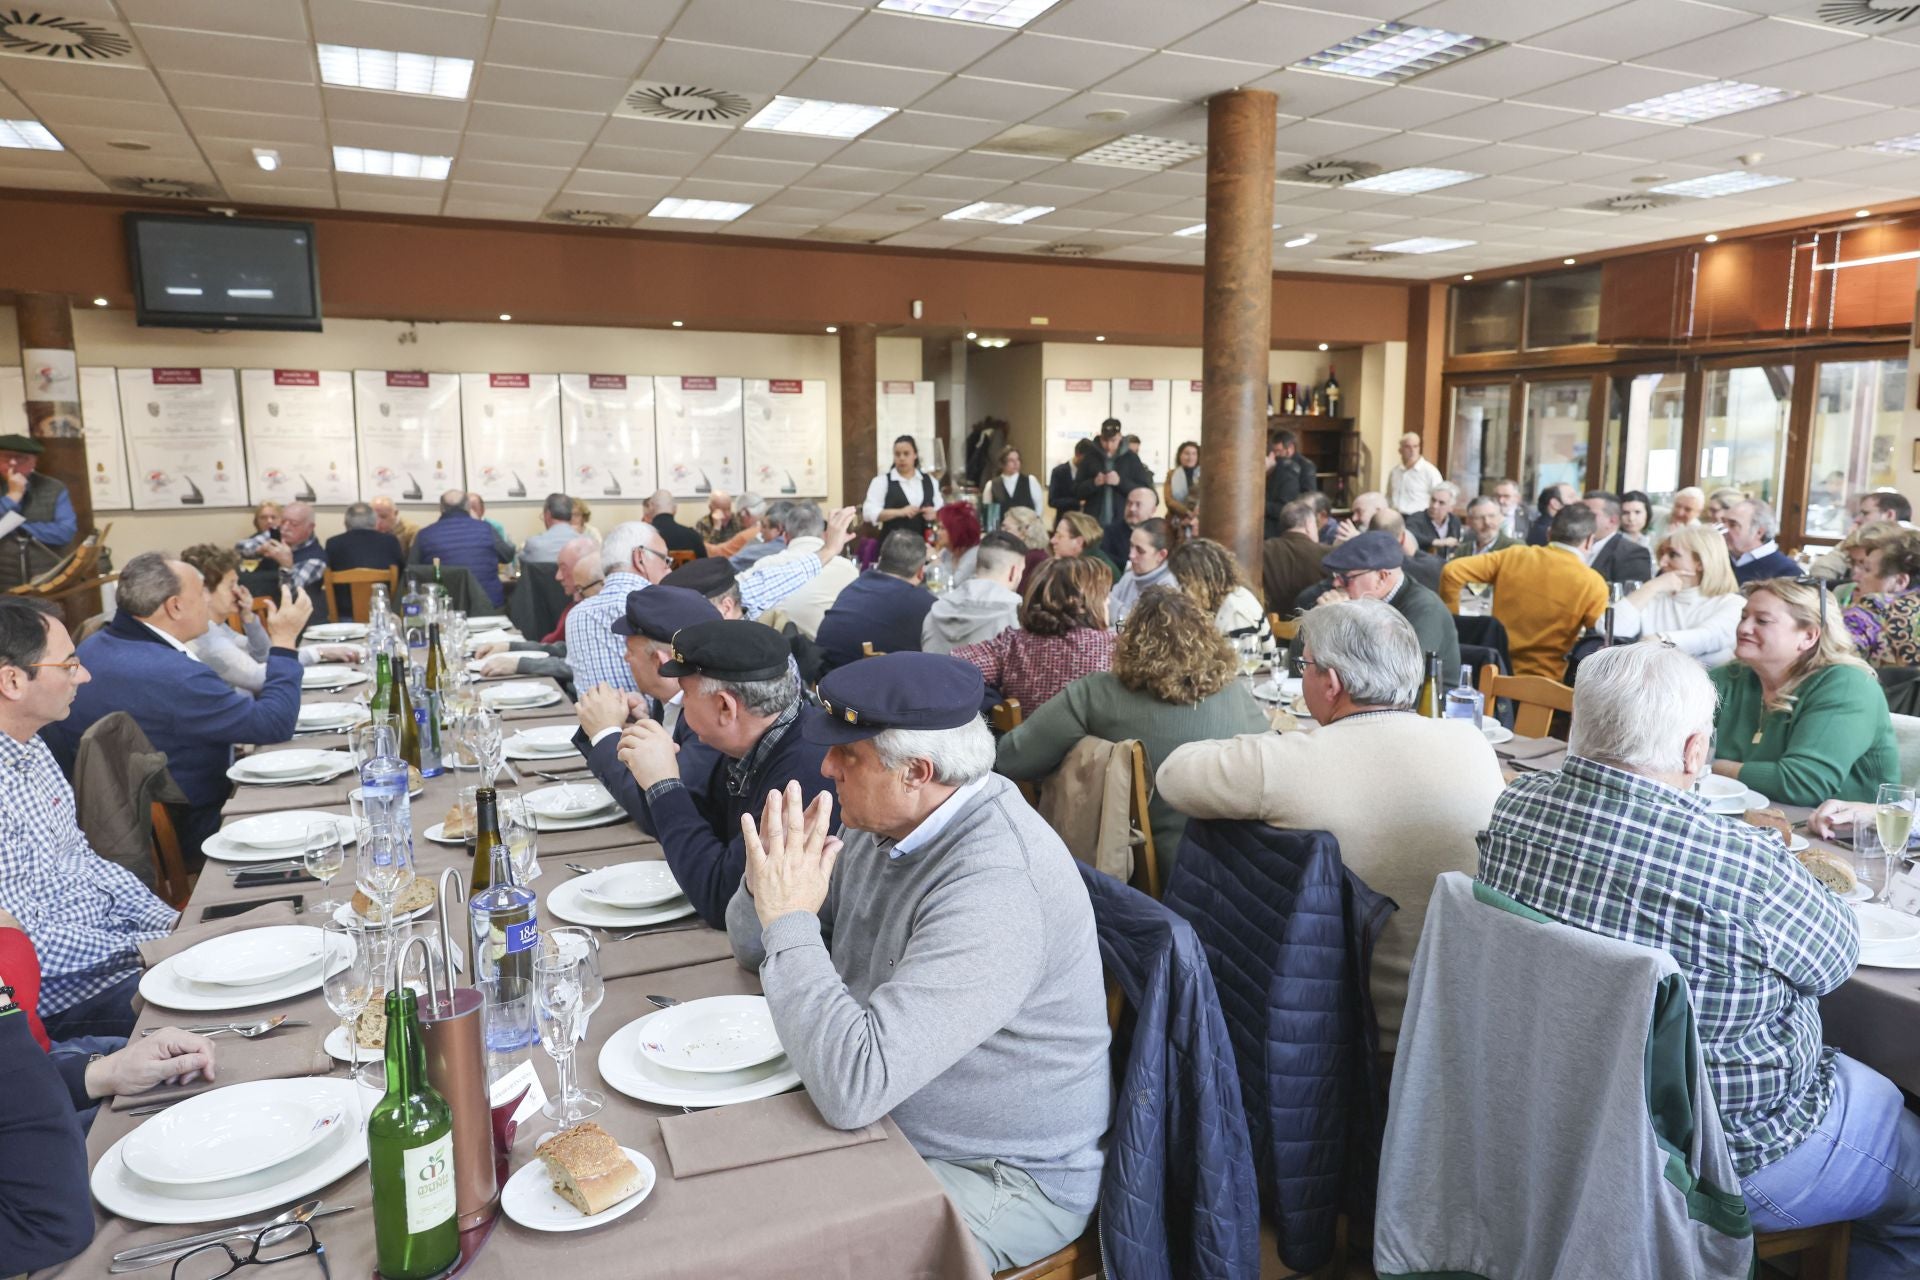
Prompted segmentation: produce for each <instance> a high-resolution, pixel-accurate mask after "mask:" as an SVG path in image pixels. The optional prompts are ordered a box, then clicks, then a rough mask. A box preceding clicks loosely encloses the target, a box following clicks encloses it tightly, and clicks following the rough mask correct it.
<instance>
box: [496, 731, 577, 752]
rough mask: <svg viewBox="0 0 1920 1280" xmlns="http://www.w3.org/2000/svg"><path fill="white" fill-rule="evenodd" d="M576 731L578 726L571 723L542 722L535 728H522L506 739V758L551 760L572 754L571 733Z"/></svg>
mask: <svg viewBox="0 0 1920 1280" xmlns="http://www.w3.org/2000/svg"><path fill="white" fill-rule="evenodd" d="M577 732H579V726H577V725H571V724H543V725H541V726H540V727H538V728H536V729H522V730H520V732H518V733H516V734H513V735H512V736H510V737H509V738H508V739H507V758H508V759H509V760H552V759H555V758H557V757H559V756H568V755H572V754H573V735H574V734H575V733H577Z"/></svg>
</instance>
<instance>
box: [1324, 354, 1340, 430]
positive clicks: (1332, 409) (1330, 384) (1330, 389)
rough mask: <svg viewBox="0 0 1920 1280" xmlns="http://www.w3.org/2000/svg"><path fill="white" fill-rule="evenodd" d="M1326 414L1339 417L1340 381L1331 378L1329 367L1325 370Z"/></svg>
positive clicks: (1331, 373) (1331, 371)
mask: <svg viewBox="0 0 1920 1280" xmlns="http://www.w3.org/2000/svg"><path fill="white" fill-rule="evenodd" d="M1327 412H1328V413H1330V414H1332V415H1333V416H1334V417H1336V418H1337V417H1339V416H1340V379H1338V378H1336V377H1334V376H1333V369H1332V367H1331V366H1329V367H1328V369H1327Z"/></svg>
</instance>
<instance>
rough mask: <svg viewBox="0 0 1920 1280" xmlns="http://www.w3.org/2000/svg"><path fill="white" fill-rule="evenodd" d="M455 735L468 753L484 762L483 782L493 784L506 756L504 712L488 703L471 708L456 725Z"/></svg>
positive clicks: (482, 769) (481, 769)
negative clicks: (502, 736) (489, 706)
mask: <svg viewBox="0 0 1920 1280" xmlns="http://www.w3.org/2000/svg"><path fill="white" fill-rule="evenodd" d="M454 739H455V741H457V742H461V743H463V744H464V745H465V747H466V751H467V754H468V755H469V756H470V757H471V758H472V759H473V761H474V763H475V764H477V765H479V766H480V785H481V786H483V787H490V786H492V785H493V780H494V778H495V777H496V776H497V775H498V774H499V772H500V765H501V762H502V761H503V760H505V758H506V754H505V752H506V748H505V745H504V744H503V743H502V742H501V740H500V714H499V713H498V712H497V711H493V710H490V709H488V708H486V707H479V708H476V709H474V710H472V711H469V712H468V713H467V714H465V715H463V716H461V717H460V719H459V721H458V723H457V724H456V725H455V726H454Z"/></svg>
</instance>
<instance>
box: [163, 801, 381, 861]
mask: <svg viewBox="0 0 1920 1280" xmlns="http://www.w3.org/2000/svg"><path fill="white" fill-rule="evenodd" d="M261 816H262V817H275V818H298V819H299V820H300V822H301V826H302V828H303V829H304V827H305V825H306V824H307V823H309V822H318V821H319V820H320V819H322V818H331V819H333V821H334V822H335V823H336V824H337V825H338V826H339V828H340V840H341V842H342V843H343V844H352V843H353V842H354V840H355V839H356V833H355V831H354V829H353V819H351V818H348V817H345V816H343V815H341V814H337V813H321V812H320V811H319V810H318V809H295V810H292V811H290V812H288V813H284V814H263V815H261ZM231 825H233V826H238V825H239V823H233V824H231ZM304 839H305V837H304V836H303V837H302V840H303V841H304ZM200 851H201V852H202V853H204V854H206V855H207V856H208V857H209V858H214V859H216V860H218V861H220V862H283V861H290V860H293V859H297V858H298V857H300V855H301V854H302V852H304V850H303V849H302V848H301V846H300V845H298V844H295V845H282V846H279V847H277V848H268V847H264V846H261V845H251V844H242V843H241V842H240V841H238V840H235V839H233V838H231V837H230V836H228V835H227V833H226V831H224V830H223V831H216V832H214V833H213V834H212V835H210V836H208V837H207V839H206V843H205V844H203V845H201V846H200Z"/></svg>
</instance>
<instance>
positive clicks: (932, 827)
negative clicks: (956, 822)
mask: <svg viewBox="0 0 1920 1280" xmlns="http://www.w3.org/2000/svg"><path fill="white" fill-rule="evenodd" d="M991 776H992V775H991V774H983V775H982V776H980V777H978V778H975V779H974V780H973V781H972V782H969V783H968V784H967V785H966V786H964V787H961V788H960V789H959V790H957V791H955V792H954V793H953V794H952V795H950V796H948V797H947V798H946V799H945V800H943V801H941V802H940V807H939V808H937V809H935V810H934V811H933V812H932V813H930V814H928V815H927V816H926V817H924V818H922V819H920V825H919V826H917V827H915V828H914V829H913V830H911V831H909V832H907V834H905V835H904V836H901V837H900V839H898V840H897V841H895V842H894V846H893V848H891V849H889V850H887V856H888V857H889V858H899V857H904V856H905V855H907V854H909V853H918V852H919V851H920V850H921V849H922V848H923V847H925V846H926V845H927V844H929V843H931V842H932V840H933V839H934V837H935V836H938V835H939V834H940V833H941V832H942V831H945V830H946V829H947V824H948V823H950V822H952V821H953V819H954V817H955V815H957V814H958V813H959V812H960V811H961V810H962V809H964V808H966V807H967V801H969V800H971V799H973V797H974V795H975V793H977V792H978V791H979V790H980V788H982V787H984V786H986V785H987V778H988V777H991Z"/></svg>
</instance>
